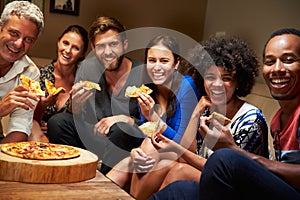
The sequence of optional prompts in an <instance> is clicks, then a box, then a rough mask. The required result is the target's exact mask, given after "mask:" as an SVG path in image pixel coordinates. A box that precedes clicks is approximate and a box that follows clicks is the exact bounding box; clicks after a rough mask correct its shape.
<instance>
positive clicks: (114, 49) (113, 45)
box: [93, 30, 127, 71]
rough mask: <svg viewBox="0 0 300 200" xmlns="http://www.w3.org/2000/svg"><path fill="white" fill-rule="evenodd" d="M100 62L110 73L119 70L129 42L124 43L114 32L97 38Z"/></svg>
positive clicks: (97, 52)
mask: <svg viewBox="0 0 300 200" xmlns="http://www.w3.org/2000/svg"><path fill="white" fill-rule="evenodd" d="M93 46H94V47H95V50H96V54H97V56H98V59H99V61H100V62H101V63H102V64H103V65H104V66H105V69H106V70H108V71H114V70H117V69H118V68H119V66H120V65H121V62H122V60H123V57H124V52H125V49H126V48H127V40H126V41H124V42H123V41H122V40H121V36H120V35H119V34H118V32H116V31H114V30H108V31H107V32H105V33H104V34H98V35H96V36H95V40H94V45H93Z"/></svg>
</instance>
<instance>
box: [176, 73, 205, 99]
mask: <svg viewBox="0 0 300 200" xmlns="http://www.w3.org/2000/svg"><path fill="white" fill-rule="evenodd" d="M180 88H181V89H180V90H181V91H183V92H188V91H190V90H192V91H193V92H194V93H196V95H197V98H198V99H200V96H201V94H200V93H199V92H198V90H197V87H196V84H195V81H194V79H193V78H192V77H191V76H189V75H182V81H181V85H180Z"/></svg>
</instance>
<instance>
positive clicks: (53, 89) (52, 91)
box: [45, 79, 66, 95]
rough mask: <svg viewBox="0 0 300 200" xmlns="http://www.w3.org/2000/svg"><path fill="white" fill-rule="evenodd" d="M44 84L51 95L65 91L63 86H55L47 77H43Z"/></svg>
mask: <svg viewBox="0 0 300 200" xmlns="http://www.w3.org/2000/svg"><path fill="white" fill-rule="evenodd" d="M45 86H46V89H47V91H48V93H49V94H52V95H56V94H58V93H60V92H66V90H65V88H63V87H58V88H56V87H55V85H54V84H53V83H52V82H51V81H49V80H48V79H45Z"/></svg>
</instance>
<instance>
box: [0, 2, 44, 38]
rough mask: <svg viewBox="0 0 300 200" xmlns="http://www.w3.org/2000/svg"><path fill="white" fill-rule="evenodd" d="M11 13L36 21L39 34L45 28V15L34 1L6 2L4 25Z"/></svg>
mask: <svg viewBox="0 0 300 200" xmlns="http://www.w3.org/2000/svg"><path fill="white" fill-rule="evenodd" d="M11 15H16V16H18V17H23V18H25V19H28V20H29V21H31V22H33V23H35V24H36V25H37V27H38V31H39V34H38V35H40V34H41V32H42V31H43V29H44V15H43V13H42V11H41V10H40V9H39V7H38V6H37V5H35V4H34V3H31V2H29V1H12V2H10V3H8V4H6V6H5V7H4V9H3V12H2V14H1V22H2V27H4V26H5V25H6V23H7V22H8V21H9V19H10V16H11Z"/></svg>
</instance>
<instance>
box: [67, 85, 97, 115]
mask: <svg viewBox="0 0 300 200" xmlns="http://www.w3.org/2000/svg"><path fill="white" fill-rule="evenodd" d="M85 86H86V83H84V82H78V83H76V84H75V85H73V87H72V90H71V91H70V96H71V103H70V106H71V108H69V109H70V110H71V111H72V112H73V113H74V114H78V113H80V112H81V111H82V107H83V105H84V104H85V102H86V101H87V100H88V99H89V98H90V97H91V96H92V95H93V91H92V90H86V89H84V88H83V87H85Z"/></svg>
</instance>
